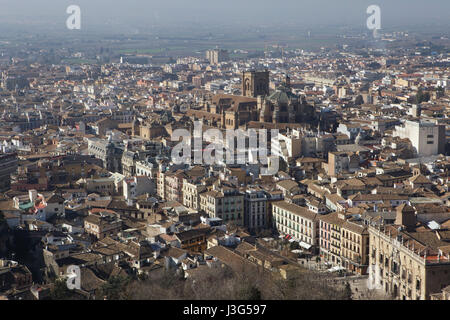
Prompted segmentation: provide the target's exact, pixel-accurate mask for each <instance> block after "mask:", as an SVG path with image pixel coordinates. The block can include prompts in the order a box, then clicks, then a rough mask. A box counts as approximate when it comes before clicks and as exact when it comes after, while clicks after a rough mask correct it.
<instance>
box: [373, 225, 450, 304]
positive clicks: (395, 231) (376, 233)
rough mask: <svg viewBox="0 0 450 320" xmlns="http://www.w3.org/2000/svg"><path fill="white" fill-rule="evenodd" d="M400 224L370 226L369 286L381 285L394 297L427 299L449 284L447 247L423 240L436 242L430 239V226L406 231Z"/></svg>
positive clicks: (381, 287) (449, 273)
mask: <svg viewBox="0 0 450 320" xmlns="http://www.w3.org/2000/svg"><path fill="white" fill-rule="evenodd" d="M399 228H400V226H387V227H384V228H380V229H378V228H375V227H369V234H370V258H369V280H368V286H369V288H375V289H382V290H384V291H385V292H387V293H390V294H392V296H393V297H394V298H397V299H404V300H427V299H430V298H431V294H434V293H439V292H441V291H442V289H443V288H444V287H445V286H448V285H449V284H450V260H449V253H448V249H447V252H444V251H443V250H442V249H438V248H434V249H433V248H430V246H425V245H424V244H423V243H424V242H428V241H426V240H425V239H426V238H428V239H430V240H431V241H433V242H434V243H439V240H438V239H433V237H435V235H434V231H432V230H428V231H422V232H406V231H401V230H402V229H399ZM418 239H420V241H418ZM436 240H437V241H436ZM447 248H448V246H447Z"/></svg>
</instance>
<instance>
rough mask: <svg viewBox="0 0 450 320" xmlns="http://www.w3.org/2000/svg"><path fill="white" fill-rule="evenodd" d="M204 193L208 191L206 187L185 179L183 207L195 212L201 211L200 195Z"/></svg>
mask: <svg viewBox="0 0 450 320" xmlns="http://www.w3.org/2000/svg"><path fill="white" fill-rule="evenodd" d="M204 191H206V186H205V185H202V184H195V183H191V182H189V180H188V179H183V205H184V206H186V207H188V208H191V209H195V210H198V209H200V193H202V192H204Z"/></svg>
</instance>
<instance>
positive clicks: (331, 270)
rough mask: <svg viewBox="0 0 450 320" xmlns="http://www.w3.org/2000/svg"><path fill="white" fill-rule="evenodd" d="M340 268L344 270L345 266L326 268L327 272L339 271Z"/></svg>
mask: <svg viewBox="0 0 450 320" xmlns="http://www.w3.org/2000/svg"><path fill="white" fill-rule="evenodd" d="M341 270H345V268H344V267H341V266H335V267H333V268H330V269H328V272H336V271H341Z"/></svg>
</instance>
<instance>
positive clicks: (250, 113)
mask: <svg viewBox="0 0 450 320" xmlns="http://www.w3.org/2000/svg"><path fill="white" fill-rule="evenodd" d="M186 115H187V116H188V117H190V118H191V119H192V120H203V121H204V123H205V124H207V125H210V126H214V127H217V128H223V129H237V128H239V127H245V126H247V124H248V123H249V122H261V123H273V124H289V123H292V124H294V123H298V124H301V123H309V124H312V123H315V122H316V120H317V119H316V115H315V112H314V108H313V107H312V106H311V105H308V104H307V103H306V101H305V100H304V99H303V98H302V97H299V96H297V95H296V94H294V93H293V92H292V90H291V85H290V79H289V77H286V79H285V81H284V82H283V83H282V84H281V85H280V86H279V87H278V88H277V89H276V90H275V91H274V92H273V93H272V94H270V92H269V71H268V70H264V71H255V70H252V71H245V72H243V73H242V95H240V96H237V95H228V94H217V95H215V96H213V97H211V98H209V99H207V100H204V101H203V103H201V104H200V109H199V108H196V109H189V110H188V111H187V113H186Z"/></svg>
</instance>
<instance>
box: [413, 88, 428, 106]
mask: <svg viewBox="0 0 450 320" xmlns="http://www.w3.org/2000/svg"><path fill="white" fill-rule="evenodd" d="M429 100H430V93H429V92H425V93H424V92H423V90H422V88H419V90H418V91H417V94H416V98H415V102H416V104H420V103H422V102H428V101H429Z"/></svg>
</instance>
